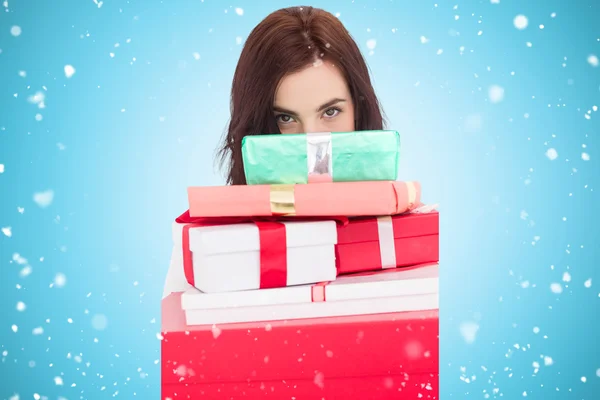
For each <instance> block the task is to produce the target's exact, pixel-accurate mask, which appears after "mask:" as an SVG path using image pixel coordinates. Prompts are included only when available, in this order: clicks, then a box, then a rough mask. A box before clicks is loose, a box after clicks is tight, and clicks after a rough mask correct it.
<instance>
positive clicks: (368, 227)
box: [338, 211, 439, 244]
mask: <svg viewBox="0 0 600 400" xmlns="http://www.w3.org/2000/svg"><path fill="white" fill-rule="evenodd" d="M391 219H392V225H393V231H394V238H395V239H402V238H408V237H417V236H427V235H438V234H439V212H438V211H430V212H426V213H414V212H408V213H404V214H399V215H394V216H392V217H391ZM378 232H379V231H378V227H377V218H373V217H369V218H365V217H358V218H352V219H350V223H349V224H347V225H345V226H338V244H346V243H358V242H367V241H373V240H378V236H379V233H378Z"/></svg>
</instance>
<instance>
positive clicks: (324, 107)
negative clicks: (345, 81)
mask: <svg viewBox="0 0 600 400" xmlns="http://www.w3.org/2000/svg"><path fill="white" fill-rule="evenodd" d="M343 101H346V99H340V98H335V99H331V100H329V101H328V102H327V103H325V104H323V105H322V106H320V107H319V108H318V109H317V112H319V111H323V110H324V109H326V108H328V107H331V106H332V105H334V104H336V103H341V102H343Z"/></svg>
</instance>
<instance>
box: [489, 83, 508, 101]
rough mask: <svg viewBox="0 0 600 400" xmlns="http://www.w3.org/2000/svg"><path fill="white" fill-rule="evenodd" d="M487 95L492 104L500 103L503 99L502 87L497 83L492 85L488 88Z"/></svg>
mask: <svg viewBox="0 0 600 400" xmlns="http://www.w3.org/2000/svg"><path fill="white" fill-rule="evenodd" d="M488 97H489V99H490V102H491V103H492V104H497V103H500V102H501V101H502V100H504V88H503V87H502V86H499V85H492V86H490V88H489V89H488Z"/></svg>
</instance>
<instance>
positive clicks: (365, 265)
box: [336, 211, 439, 275]
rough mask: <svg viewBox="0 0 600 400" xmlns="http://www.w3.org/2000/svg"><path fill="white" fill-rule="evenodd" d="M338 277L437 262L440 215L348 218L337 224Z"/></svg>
mask: <svg viewBox="0 0 600 400" xmlns="http://www.w3.org/2000/svg"><path fill="white" fill-rule="evenodd" d="M337 229H338V244H337V245H336V268H337V271H338V275H340V274H347V273H354V272H362V271H374V270H378V269H382V268H395V267H405V266H409V265H416V264H423V263H428V262H437V261H439V212H437V211H431V212H427V213H408V214H401V215H396V216H388V217H378V218H358V219H351V220H350V222H349V223H348V224H347V225H338V227H337Z"/></svg>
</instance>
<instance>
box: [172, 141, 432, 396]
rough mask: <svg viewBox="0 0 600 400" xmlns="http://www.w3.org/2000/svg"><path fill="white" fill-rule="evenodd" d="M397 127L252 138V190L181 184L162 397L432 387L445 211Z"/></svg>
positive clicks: (377, 392) (248, 164) (395, 391)
mask: <svg viewBox="0 0 600 400" xmlns="http://www.w3.org/2000/svg"><path fill="white" fill-rule="evenodd" d="M399 149H400V137H399V134H398V133H397V132H395V131H361V132H340V133H311V134H293V135H256V136H247V137H246V138H244V141H243V144H242V154H243V163H244V172H245V175H246V180H247V185H236V186H219V187H190V188H188V200H189V209H188V211H186V212H185V213H184V214H182V215H181V216H179V217H178V218H177V219H176V221H175V222H174V224H173V242H174V248H173V256H172V259H171V265H170V268H169V272H168V275H167V282H166V285H165V294H164V297H163V301H162V343H161V347H162V348H161V352H162V354H161V363H162V398H163V399H172V400H175V399H190V398H196V397H197V396H201V395H203V396H207V397H208V398H238V397H247V398H254V397H263V396H265V395H269V396H271V397H273V398H288V399H289V398H294V397H296V398H300V399H301V398H319V399H321V398H326V399H328V398H369V399H377V398H395V397H398V396H405V397H402V398H423V399H436V398H438V360H439V357H438V351H439V339H438V260H439V235H438V225H439V222H438V221H439V219H438V215H439V214H438V212H437V211H436V210H435V207H434V206H431V205H426V204H423V203H421V186H420V184H419V183H418V182H412V181H397V170H398V159H399Z"/></svg>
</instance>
